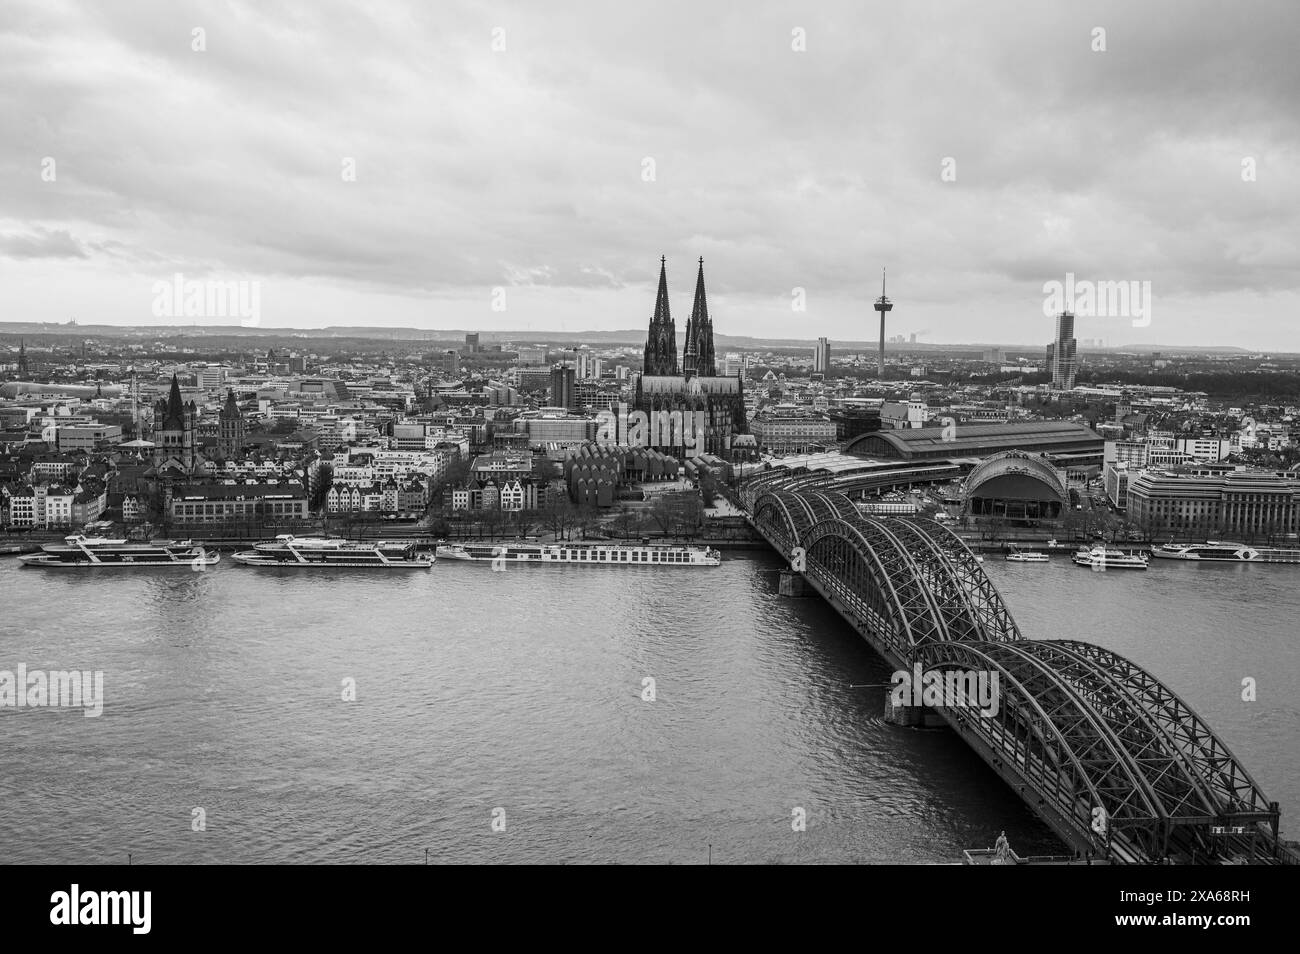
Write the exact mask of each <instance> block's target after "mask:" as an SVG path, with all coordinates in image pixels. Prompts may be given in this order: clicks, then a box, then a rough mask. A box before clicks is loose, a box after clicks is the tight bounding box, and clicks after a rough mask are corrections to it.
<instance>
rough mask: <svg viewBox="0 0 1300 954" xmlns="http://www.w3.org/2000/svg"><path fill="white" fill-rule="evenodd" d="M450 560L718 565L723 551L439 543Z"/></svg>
mask: <svg viewBox="0 0 1300 954" xmlns="http://www.w3.org/2000/svg"><path fill="white" fill-rule="evenodd" d="M437 552H438V556H440V557H443V558H445V559H448V560H481V561H483V562H492V561H493V560H495V561H497V565H498V566H500V565H502V563H552V564H560V565H568V566H573V565H576V564H601V565H617V566H679V567H682V566H718V565H719V564H721V563H722V554H721V553H720V552H718V551H717V550H713V549H710V548H709V547H695V546H650V545H648V544H647V545H637V544H621V543H608V542H598V541H594V540H588V541H585V542H583V543H449V544H443V545H441V546H439V547H438V551H437Z"/></svg>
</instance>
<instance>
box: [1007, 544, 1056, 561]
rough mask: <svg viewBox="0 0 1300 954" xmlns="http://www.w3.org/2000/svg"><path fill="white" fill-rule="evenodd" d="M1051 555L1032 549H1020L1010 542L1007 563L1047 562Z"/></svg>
mask: <svg viewBox="0 0 1300 954" xmlns="http://www.w3.org/2000/svg"><path fill="white" fill-rule="evenodd" d="M1051 559H1052V558H1051V557H1049V556H1048V555H1047V554H1046V553H1038V552H1036V551H1034V550H1022V549H1020V548H1019V547H1018V546H1015V545H1014V544H1012V546H1011V551H1010V552H1009V553H1008V554H1007V561H1008V562H1009V563H1049V562H1051Z"/></svg>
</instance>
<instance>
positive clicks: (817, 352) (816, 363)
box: [813, 338, 831, 374]
mask: <svg viewBox="0 0 1300 954" xmlns="http://www.w3.org/2000/svg"><path fill="white" fill-rule="evenodd" d="M830 370H831V343H830V340H829V339H827V338H818V339H817V347H816V348H814V349H813V371H814V372H821V373H822V374H829V373H830Z"/></svg>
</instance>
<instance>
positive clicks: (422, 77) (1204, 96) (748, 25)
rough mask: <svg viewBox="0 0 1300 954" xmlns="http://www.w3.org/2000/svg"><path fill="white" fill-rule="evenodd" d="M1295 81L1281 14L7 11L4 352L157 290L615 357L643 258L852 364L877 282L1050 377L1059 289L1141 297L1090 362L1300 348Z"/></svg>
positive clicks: (675, 7) (738, 316)
mask: <svg viewBox="0 0 1300 954" xmlns="http://www.w3.org/2000/svg"><path fill="white" fill-rule="evenodd" d="M367 6H370V5H367ZM1096 27H1102V28H1104V29H1105V31H1106V33H1105V44H1106V50H1105V52H1094V50H1093V48H1092V47H1093V45H1094V39H1093V30H1094V28H1096ZM195 28H202V29H203V30H204V31H205V37H204V40H205V45H206V49H205V50H204V51H202V52H196V51H195V50H193V49H192V44H193V34H192V31H193V30H194V29H195ZM498 28H499V29H500V30H502V31H504V32H503V33H498V34H496V36H497V41H498V45H499V44H500V41H501V39H502V38H504V45H505V49H504V50H494V49H493V40H494V34H493V31H494V29H498ZM797 28H798V29H801V30H802V31H804V35H805V36H806V50H805V51H802V52H800V51H796V50H794V49H792V31H794V30H796V29H797ZM1297 48H1300V4H1297V3H1296V2H1295V0H1276V2H1255V0H1245V2H1231V3H1230V2H1224V3H1208V2H1199V3H1198V2H1187V0H1179V2H1142V3H1135V2H1132V0H1127V2H1118V3H1055V2H1050V3H1049V2H1023V3H997V2H981V3H956V2H952V3H925V2H914V0H909V2H899V0H892V2H888V3H871V4H867V3H863V2H860V0H859V2H852V0H847V2H818V3H816V4H809V3H706V2H702V0H693V2H673V0H663V2H656V3H653V4H612V3H590V4H587V3H581V4H580V3H565V2H557V3H527V4H525V3H517V4H512V3H500V4H482V5H480V4H447V3H410V4H405V3H382V4H374V5H373V8H372V9H370V10H364V11H363V10H362V9H361V6H360V5H358V4H354V3H333V2H310V3H275V4H270V3H266V4H261V3H233V2H232V3H215V2H214V3H184V2H179V3H178V2H148V3H143V2H136V3H115V2H114V3H101V4H91V3H86V4H73V3H64V2H56V0H35V2H31V3H22V2H20V3H16V4H15V3H14V2H13V0H8V2H6V3H5V5H4V12H3V14H0V275H2V279H0V320H7V321H20V320H21V321H32V320H35V321H41V320H44V321H66V320H67V319H68V318H69V317H74V316H75V317H76V318H77V320H78V321H79V322H82V323H92V322H103V321H108V322H118V323H140V324H147V323H150V322H158V321H159V319H157V318H155V317H153V315H152V314H151V312H150V304H151V301H152V297H153V296H152V291H151V289H152V285H153V283H154V282H155V281H158V280H160V279H165V280H170V278H171V276H172V274H173V273H174V272H182V273H184V274H185V275H186V277H187V278H214V279H221V280H230V279H246V280H256V281H260V282H261V283H262V285H261V296H262V324H263V325H295V326H321V325H329V324H353V325H363V324H371V325H413V326H416V327H420V328H425V329H434V328H444V329H449V328H479V329H482V330H484V331H491V330H494V329H525V328H531V329H538V330H541V329H546V328H555V329H561V328H562V329H564V330H568V331H576V330H581V329H602V330H609V329H621V328H641V327H644V326H645V324H646V323H647V321H648V319H649V316H650V312H651V311H652V309H653V306H654V282H655V279H656V278H657V270H658V264H659V256H660V255H661V254H664V255H667V256H668V262H669V281H670V285H669V290H670V293H671V294H672V299H673V309H674V313H675V314H676V315H677V316H678V317H679V318H682V319H684V318H685V315H686V313H688V312H689V308H690V299H691V293H692V288H693V283H694V268H695V260H696V258H697V257H698V256H701V255H702V256H703V257H704V260H705V268H706V276H707V279H708V283H709V289H710V296H711V305H712V310H713V313H714V321H715V327H716V329H717V331H718V332H720V333H724V334H754V335H764V336H777V335H779V336H783V337H804V338H812V337H816V336H818V335H827V336H828V337H830V338H832V339H837V338H839V339H843V338H848V337H853V338H857V339H862V338H867V337H870V336H872V335H873V334H874V332H873V330H872V329H873V327H874V320H875V318H874V314H873V313H872V312H871V310H870V300H871V299H872V298H873V297H875V296H876V295H878V294H879V274H880V267H881V266H882V265H888V266H889V270H890V296H891V297H892V298H893V299H894V300H895V302H896V308H895V311H894V312H893V314H892V316H891V329H890V330H891V333H894V332H900V333H910V332H921V338H922V340H929V341H952V342H1024V343H1042V342H1046V341H1047V340H1048V339H1049V338H1050V335H1051V331H1050V327H1049V325H1050V323H1049V321H1048V319H1047V318H1046V317H1045V316H1044V315H1043V298H1044V295H1043V283H1044V282H1047V281H1051V280H1054V279H1055V280H1063V279H1064V277H1065V274H1066V272H1074V273H1075V275H1076V276H1077V277H1078V278H1080V279H1096V280H1116V281H1128V280H1133V281H1149V282H1150V283H1151V289H1152V294H1153V298H1154V301H1153V305H1152V312H1151V319H1152V320H1151V323H1150V325H1149V326H1148V327H1133V326H1132V323H1131V322H1129V321H1127V320H1125V319H1122V318H1109V319H1091V320H1085V319H1081V320H1080V322H1079V326H1078V328H1077V332H1076V333H1077V335H1078V336H1079V337H1080V338H1102V339H1104V340H1105V341H1106V342H1107V343H1109V344H1120V343H1123V342H1144V341H1145V342H1161V343H1166V344H1239V345H1242V346H1246V347H1260V348H1272V349H1286V350H1297V351H1300V221H1298V218H1300V185H1298V184H1297V174H1296V169H1297V162H1298V161H1300V148H1298V147H1297V116H1300V57H1297V55H1296V50H1297ZM47 157H50V158H53V159H54V161H55V167H54V168H55V170H56V178H55V179H54V181H46V180H45V179H44V178H43V177H42V171H43V169H44V168H45V166H43V162H44V160H45V159H46V158H47ZM647 157H648V158H651V159H653V161H654V166H655V170H654V171H655V177H654V180H653V181H645V180H644V179H643V169H644V168H645V165H644V160H645V159H646V158H647ZM945 157H951V158H952V159H953V160H955V169H956V179H955V181H943V180H942V179H941V175H940V173H941V170H942V163H943V161H944V159H945ZM345 158H351V159H354V160H355V170H356V181H352V182H349V181H344V177H343V175H342V174H341V171H342V166H343V161H344V159H345ZM1246 158H1250V159H1252V160H1253V161H1254V163H1255V166H1256V170H1257V173H1256V181H1253V182H1249V181H1243V178H1242V168H1243V167H1242V163H1243V160H1244V159H1246ZM494 288H504V289H505V303H506V309H505V310H504V311H494V310H493V309H492V303H493V289H494ZM794 288H802V289H805V291H806V299H807V311H806V312H802V313H798V312H794V311H793V310H792V306H791V302H792V289H794ZM221 323H229V322H221ZM683 323H684V322H683Z"/></svg>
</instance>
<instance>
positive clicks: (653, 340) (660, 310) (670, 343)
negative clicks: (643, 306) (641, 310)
mask: <svg viewBox="0 0 1300 954" xmlns="http://www.w3.org/2000/svg"><path fill="white" fill-rule="evenodd" d="M667 262H668V260H667V258H665V257H663V256H661V257H660V259H659V294H658V296H657V297H656V298H655V313H654V317H653V318H651V319H650V335H649V337H647V338H646V343H645V364H644V366H643V371H644V373H645V374H646V375H675V374H677V373H678V371H677V329H676V327H675V326H674V325H673V316H672V313H671V312H670V311H669V309H668V266H667Z"/></svg>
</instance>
